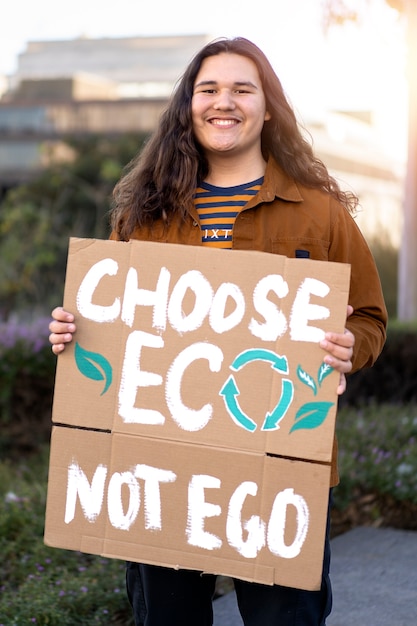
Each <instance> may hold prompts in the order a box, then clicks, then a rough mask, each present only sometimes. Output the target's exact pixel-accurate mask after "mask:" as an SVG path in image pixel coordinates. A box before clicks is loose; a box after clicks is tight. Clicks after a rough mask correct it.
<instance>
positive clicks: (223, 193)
mask: <svg viewBox="0 0 417 626" xmlns="http://www.w3.org/2000/svg"><path fill="white" fill-rule="evenodd" d="M262 183H263V177H262V178H258V179H257V180H254V181H252V182H250V183H245V184H243V185H237V186H235V187H215V186H214V185H209V184H208V183H201V185H200V186H199V187H198V188H197V190H196V193H195V196H194V204H195V208H196V209H197V213H198V215H199V217H200V224H201V241H202V242H203V245H205V246H211V247H212V248H223V249H230V248H231V247H232V240H233V226H234V224H235V221H236V217H237V216H238V215H239V213H240V211H241V210H242V209H243V207H244V206H245V205H246V204H247V203H248V202H249V200H250V199H251V198H252V197H253V196H255V195H256V194H257V192H258V191H259V189H260V188H261V185H262Z"/></svg>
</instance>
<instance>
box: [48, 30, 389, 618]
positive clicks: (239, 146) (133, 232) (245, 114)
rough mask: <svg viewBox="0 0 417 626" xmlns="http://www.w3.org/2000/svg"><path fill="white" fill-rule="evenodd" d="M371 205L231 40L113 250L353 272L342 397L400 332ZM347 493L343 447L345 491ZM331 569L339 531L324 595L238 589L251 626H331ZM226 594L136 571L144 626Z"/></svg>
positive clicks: (138, 164)
mask: <svg viewBox="0 0 417 626" xmlns="http://www.w3.org/2000/svg"><path fill="white" fill-rule="evenodd" d="M357 203H358V200H357V198H356V196H355V195H354V194H352V193H350V192H345V191H342V190H341V188H340V187H339V185H338V183H337V182H336V180H335V179H334V178H333V177H331V176H330V175H329V173H328V171H327V169H326V167H325V165H324V164H323V163H322V162H321V161H320V160H319V159H318V158H317V157H316V156H315V154H314V152H313V150H312V148H311V145H310V144H309V143H308V142H307V141H306V139H305V138H304V136H303V134H302V131H301V129H300V127H299V125H298V122H297V120H296V117H295V114H294V112H293V110H292V108H291V107H290V105H289V103H288V101H287V99H286V96H285V94H284V91H283V88H282V86H281V83H280V81H279V79H278V77H277V76H276V74H275V72H274V70H273V68H272V66H271V65H270V63H269V61H268V59H267V58H266V56H265V55H264V54H263V52H262V51H261V50H260V49H259V48H258V47H257V46H256V45H254V44H253V43H251V42H250V41H248V40H246V39H244V38H240V37H238V38H235V39H220V40H217V41H214V42H212V43H209V44H208V45H206V46H205V47H204V48H203V49H202V50H201V51H200V52H199V53H197V55H196V56H195V57H194V59H193V60H192V61H191V63H190V64H189V66H188V68H187V69H186V71H185V73H184V75H183V77H182V79H181V80H180V82H179V84H178V86H177V88H176V90H175V91H174V94H173V96H172V98H171V100H170V102H169V104H168V107H167V109H166V111H165V113H164V114H163V115H162V117H161V120H160V122H159V125H158V127H157V129H156V131H155V133H154V134H153V136H152V137H151V138H150V140H149V141H148V143H147V144H146V146H145V148H144V150H143V151H142V153H141V154H140V155H139V156H138V158H137V159H136V160H134V162H132V163H131V164H130V166H129V168H128V169H127V171H126V173H125V175H124V176H123V177H122V179H121V180H120V181H119V183H118V184H117V185H116V187H115V190H114V206H113V209H112V213H111V225H112V234H111V239H114V240H119V241H128V240H130V239H138V240H147V241H154V242H161V243H163V242H167V243H179V244H186V245H194V246H213V247H217V248H223V249H226V250H234V249H237V250H259V251H264V252H269V253H274V254H280V255H285V256H287V257H295V258H297V257H301V258H310V259H314V260H321V261H334V262H338V263H349V264H350V265H351V286H350V293H349V306H348V311H347V320H346V329H345V331H344V332H343V333H327V334H326V336H325V338H324V339H323V340H322V341H321V342H320V345H321V347H322V349H323V361H324V362H325V363H327V364H328V365H330V366H331V367H332V368H334V369H335V370H336V371H337V372H339V373H340V382H339V386H338V389H337V393H338V394H342V393H343V392H344V391H345V388H346V378H345V377H346V374H348V373H350V372H354V371H357V370H359V369H360V368H363V367H369V366H372V365H373V363H374V362H375V360H376V359H377V357H378V356H379V354H380V352H381V350H382V347H383V345H384V341H385V329H386V323H387V313H386V308H385V304H384V299H383V295H382V292H381V286H380V281H379V277H378V273H377V270H376V267H375V263H374V261H373V258H372V255H371V253H370V250H369V248H368V246H367V244H366V242H365V240H364V238H363V236H362V235H361V233H360V231H359V229H358V227H357V226H356V224H355V222H354V219H353V217H352V214H353V213H354V210H355V207H356V205H357ZM225 254H227V253H225ZM225 262H227V259H226V258H225ZM52 317H53V321H52V322H51V324H50V331H51V335H50V341H51V344H52V350H53V352H54V353H55V354H56V355H58V354H60V353H61V352H62V351H63V350H64V349H65V345H66V344H67V343H68V342H70V341H71V340H72V336H73V333H75V331H76V324H75V318H74V315H73V314H72V313H70V312H67V311H65V310H64V309H62V308H61V307H58V308H57V309H55V310H54V311H53V313H52ZM337 482H338V472H337V449H336V445H335V446H334V451H333V461H332V477H331V486H332V487H333V486H335V485H336V484H337ZM329 561H330V549H329V530H327V537H326V541H325V551H324V555H323V577H322V585H321V589H320V590H319V591H305V590H299V589H294V588H289V587H282V586H279V585H274V586H267V585H260V584H255V583H250V582H245V581H242V580H236V581H235V588H236V594H237V600H238V605H239V610H240V613H241V615H242V619H243V622H244V624H245V626H260V625H261V624H262V626H278V624H279V626H294V625H295V624H297V626H324V625H325V623H326V618H327V616H328V615H329V613H330V610H331V587H330V580H329ZM214 588H215V576H213V575H211V574H204V573H202V572H195V571H189V570H174V569H169V568H164V567H157V566H151V565H145V564H139V563H128V566H127V592H128V596H129V599H130V602H131V604H132V607H133V611H134V616H135V623H136V626H200V625H201V626H208V625H210V624H212V621H213V611H212V597H213V593H214Z"/></svg>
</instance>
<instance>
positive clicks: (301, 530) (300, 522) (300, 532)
mask: <svg viewBox="0 0 417 626" xmlns="http://www.w3.org/2000/svg"><path fill="white" fill-rule="evenodd" d="M289 505H292V506H295V508H296V511H297V530H296V533H295V537H294V541H293V542H292V544H290V545H289V546H287V545H286V543H285V540H284V535H285V525H286V521H287V507H288V506H289ZM309 515H310V514H309V510H308V506H307V502H306V501H305V500H304V498H303V497H302V496H300V495H297V494H295V493H294V489H284V491H280V493H278V494H277V496H276V497H275V500H274V504H273V506H272V511H271V517H270V519H269V524H268V532H267V543H268V548H269V549H270V551H271V552H272V554H275V555H276V556H280V557H282V558H283V559H294V558H295V557H296V556H298V555H299V554H300V552H301V548H302V547H303V544H304V541H305V539H306V536H307V532H308V525H309Z"/></svg>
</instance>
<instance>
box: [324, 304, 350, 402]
mask: <svg viewBox="0 0 417 626" xmlns="http://www.w3.org/2000/svg"><path fill="white" fill-rule="evenodd" d="M352 313H353V308H352V307H351V306H350V304H349V305H348V307H347V315H346V318H348V317H349V315H352ZM354 345H355V336H354V335H353V334H352V333H351V332H350V330H348V329H347V328H345V330H344V332H343V333H326V334H325V337H324V339H322V341H320V347H321V348H323V350H325V351H326V353H327V354H326V355H325V356H324V359H323V361H324V362H325V363H327V365H330V366H331V367H333V369H335V370H336V371H337V372H340V381H339V385H338V387H337V395H339V396H340V395H342V393H344V392H345V391H346V374H348V373H349V372H350V371H351V369H352V355H353V346H354Z"/></svg>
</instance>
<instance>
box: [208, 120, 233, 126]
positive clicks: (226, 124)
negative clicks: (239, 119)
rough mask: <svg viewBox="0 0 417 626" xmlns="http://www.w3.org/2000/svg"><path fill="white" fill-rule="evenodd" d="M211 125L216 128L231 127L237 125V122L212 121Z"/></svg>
mask: <svg viewBox="0 0 417 626" xmlns="http://www.w3.org/2000/svg"><path fill="white" fill-rule="evenodd" d="M211 123H212V124H215V125H216V126H230V125H231V124H236V120H212V121H211Z"/></svg>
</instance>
